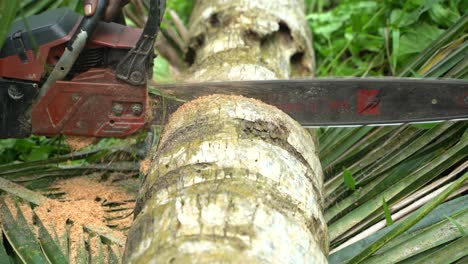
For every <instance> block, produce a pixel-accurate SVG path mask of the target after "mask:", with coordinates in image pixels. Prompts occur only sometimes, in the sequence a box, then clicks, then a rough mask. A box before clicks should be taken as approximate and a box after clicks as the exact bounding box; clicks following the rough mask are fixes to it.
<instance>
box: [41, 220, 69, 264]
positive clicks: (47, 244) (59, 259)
mask: <svg viewBox="0 0 468 264" xmlns="http://www.w3.org/2000/svg"><path fill="white" fill-rule="evenodd" d="M36 225H37V226H38V227H39V240H40V242H41V247H42V250H43V252H44V254H45V255H46V256H47V258H48V260H49V261H50V263H53V264H55V263H56V264H62V263H63V264H66V263H68V259H67V257H65V256H66V255H65V254H64V253H63V252H62V249H61V247H60V245H59V244H58V243H57V241H55V240H54V239H53V238H52V236H51V234H50V233H49V232H48V231H47V229H46V228H45V226H44V224H43V223H42V221H41V220H40V219H39V218H38V217H37V215H36Z"/></svg>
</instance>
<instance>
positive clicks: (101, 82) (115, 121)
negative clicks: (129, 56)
mask: <svg viewBox="0 0 468 264" xmlns="http://www.w3.org/2000/svg"><path fill="white" fill-rule="evenodd" d="M82 19H83V17H82V16H80V15H79V14H77V13H75V12H72V11H70V10H68V9H63V8H60V9H54V10H50V11H47V12H45V13H42V14H40V15H37V16H31V17H29V18H27V19H25V20H24V21H23V20H19V21H17V22H16V23H14V25H13V26H12V28H11V31H10V33H9V34H8V38H7V39H6V40H5V43H4V45H3V47H2V49H1V50H0V105H1V110H2V111H1V112H0V138H7V137H9V138H11V137H25V136H28V135H29V134H31V133H33V134H36V135H48V136H51V135H57V134H68V135H81V136H96V137H125V136H128V135H130V134H132V133H134V132H135V131H137V130H138V129H139V128H141V127H142V126H143V125H144V124H145V112H146V100H147V88H146V85H132V84H129V83H127V82H124V81H120V80H118V79H117V78H116V77H115V68H116V67H117V64H118V63H119V61H120V60H121V58H122V57H123V56H125V54H126V53H127V52H128V51H129V50H131V49H132V48H133V47H135V45H136V44H137V41H138V39H139V37H140V35H141V34H142V30H141V29H137V28H131V27H127V26H124V25H121V24H117V23H106V22H99V23H98V25H97V27H96V29H95V31H94V32H93V34H92V35H91V37H90V38H89V41H88V42H87V44H86V46H85V49H84V50H83V52H81V54H79V57H78V59H77V60H76V61H75V63H74V64H73V67H72V68H71V70H70V71H69V72H68V74H67V76H66V77H65V78H64V79H63V80H60V81H56V82H54V83H53V84H52V86H51V87H50V88H49V89H48V90H47V93H45V95H44V96H42V97H38V94H39V93H38V92H39V90H40V87H41V86H42V84H43V83H44V82H45V80H46V79H47V77H48V75H49V74H50V72H51V70H52V69H54V67H55V66H56V64H57V62H58V61H59V60H60V58H61V56H62V55H63V53H64V51H65V49H66V47H67V45H68V44H69V41H70V39H71V38H72V36H73V34H74V33H75V31H77V30H78V27H79V24H80V22H81V20H82Z"/></svg>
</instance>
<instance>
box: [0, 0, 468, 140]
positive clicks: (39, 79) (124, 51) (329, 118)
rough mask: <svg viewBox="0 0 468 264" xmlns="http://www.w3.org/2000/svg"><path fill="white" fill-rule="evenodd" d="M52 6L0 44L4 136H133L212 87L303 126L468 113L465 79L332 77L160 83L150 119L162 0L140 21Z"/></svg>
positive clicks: (100, 9)
mask: <svg viewBox="0 0 468 264" xmlns="http://www.w3.org/2000/svg"><path fill="white" fill-rule="evenodd" d="M107 2H108V0H100V1H98V6H97V8H96V12H95V14H94V15H93V16H91V17H82V16H80V15H79V14H77V13H75V12H72V11H70V10H67V9H60V8H59V9H54V10H50V11H47V12H45V13H42V14H40V15H36V16H31V17H29V18H26V19H25V20H24V21H19V22H16V23H14V24H13V26H12V29H11V31H10V33H9V36H8V38H7V39H6V40H5V43H4V44H3V47H2V48H1V50H0V109H1V112H0V138H19V137H27V136H29V135H31V134H34V135H45V136H54V135H60V134H65V135H78V136H89V137H127V136H129V135H131V134H133V133H135V132H137V131H139V130H140V129H142V128H143V127H144V126H145V124H146V123H148V122H151V123H162V122H163V120H164V115H165V114H170V113H172V112H174V111H175V110H176V109H177V108H178V107H179V106H180V105H181V104H182V103H183V102H185V101H189V100H192V99H195V98H197V97H200V96H204V95H209V94H236V95H243V96H246V97H253V98H257V99H260V100H262V101H264V102H266V103H268V104H272V105H275V106H277V107H278V108H280V109H281V110H283V111H284V112H286V113H287V114H289V115H290V116H291V117H293V118H294V119H295V120H297V121H298V122H299V123H301V124H302V125H303V126H305V127H316V126H361V125H385V124H399V123H413V122H432V121H442V120H462V119H467V118H468V82H467V81H465V80H433V79H412V78H327V79H293V80H259V81H235V82H205V83H176V84H164V85H157V86H156V89H157V90H158V91H160V99H161V100H164V101H165V103H160V104H158V105H157V106H156V113H157V114H156V116H155V117H154V118H153V119H152V120H146V119H147V117H146V114H145V113H146V111H147V108H148V107H149V106H148V88H147V87H148V80H151V79H152V72H153V71H152V66H153V60H154V58H155V54H154V42H155V38H156V36H157V33H158V31H159V29H160V23H161V18H162V15H163V12H164V8H165V1H164V0H151V1H150V7H149V13H148V14H149V17H148V21H147V23H146V25H145V27H144V28H143V29H138V28H131V27H127V26H125V25H122V24H118V23H113V22H111V23H106V22H103V21H101V20H102V17H103V15H104V12H105V8H106V6H107Z"/></svg>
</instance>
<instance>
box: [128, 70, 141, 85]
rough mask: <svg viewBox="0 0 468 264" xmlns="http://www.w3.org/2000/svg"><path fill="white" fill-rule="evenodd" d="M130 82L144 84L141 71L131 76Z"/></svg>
mask: <svg viewBox="0 0 468 264" xmlns="http://www.w3.org/2000/svg"><path fill="white" fill-rule="evenodd" d="M130 81H132V82H133V83H142V82H143V74H141V72H139V71H134V72H132V74H130Z"/></svg>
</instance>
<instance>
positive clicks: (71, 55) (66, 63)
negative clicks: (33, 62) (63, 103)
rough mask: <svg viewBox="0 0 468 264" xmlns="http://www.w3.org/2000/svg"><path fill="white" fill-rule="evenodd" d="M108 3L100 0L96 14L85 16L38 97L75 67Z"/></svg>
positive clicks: (107, 0) (105, 0) (106, 0)
mask: <svg viewBox="0 0 468 264" xmlns="http://www.w3.org/2000/svg"><path fill="white" fill-rule="evenodd" d="M108 3H109V0H99V1H98V4H97V7H96V12H94V15H92V16H90V17H83V19H82V20H81V22H80V25H79V26H78V28H77V29H76V30H75V32H74V33H73V36H72V37H71V39H70V41H69V42H68V44H67V46H66V48H65V51H64V52H63V54H62V56H61V57H60V59H59V60H58V61H57V63H56V64H55V67H54V69H53V70H52V72H51V73H50V74H49V76H48V77H47V80H46V81H45V82H44V84H42V87H41V89H40V90H39V96H38V98H42V97H43V96H44V95H45V94H46V93H47V91H49V89H50V87H51V86H52V84H54V83H55V82H56V81H60V80H63V79H64V78H65V77H66V76H67V74H68V72H69V71H70V70H71V68H72V67H73V64H75V61H76V60H77V59H78V57H79V56H80V54H81V52H82V51H83V49H84V48H85V46H86V43H88V41H89V39H90V38H91V36H92V35H93V33H94V30H95V29H96V27H97V25H98V23H99V21H101V20H102V18H103V17H104V14H105V12H106V8H107V4H108Z"/></svg>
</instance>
